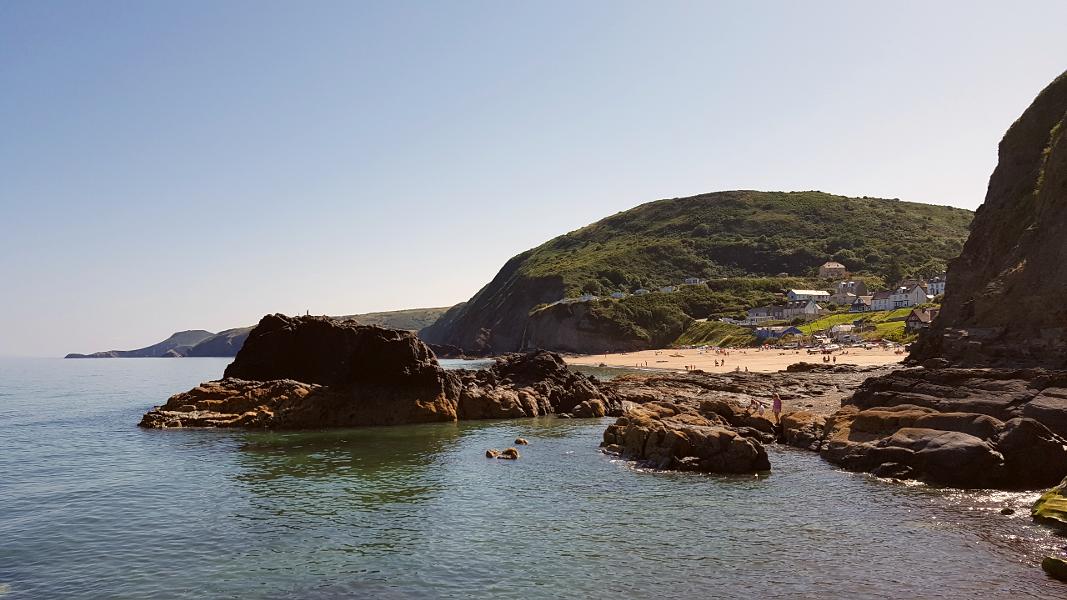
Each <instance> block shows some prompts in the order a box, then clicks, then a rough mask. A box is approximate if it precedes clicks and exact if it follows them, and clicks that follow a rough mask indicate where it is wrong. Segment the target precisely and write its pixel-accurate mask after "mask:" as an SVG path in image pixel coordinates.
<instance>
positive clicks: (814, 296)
mask: <svg viewBox="0 0 1067 600" xmlns="http://www.w3.org/2000/svg"><path fill="white" fill-rule="evenodd" d="M785 297H786V298H789V301H790V302H795V301H797V300H816V301H822V302H827V301H829V300H830V292H827V291H824V290H789V291H788V292H786V294H785Z"/></svg>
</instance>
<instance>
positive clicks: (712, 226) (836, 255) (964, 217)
mask: <svg viewBox="0 0 1067 600" xmlns="http://www.w3.org/2000/svg"><path fill="white" fill-rule="evenodd" d="M971 217H972V213H971V212H970V211H966V210H963V209H959V208H951V207H946V206H932V205H927V204H917V203H912V202H900V201H898V200H886V199H880V198H847V197H844V196H835V195H832V194H826V193H822V192H760V191H751V190H739V191H729V192H716V193H712V194H702V195H700V196H693V197H690V198H673V199H668V200H658V201H655V202H649V203H647V204H642V205H641V206H637V207H635V208H632V209H630V210H627V211H624V212H620V213H618V214H616V215H612V216H610V217H608V218H605V219H602V220H600V221H597V222H596V223H593V224H591V225H588V226H586V227H583V228H581V229H578V230H576V231H573V232H570V233H568V234H566V235H561V236H559V237H557V238H554V239H552V240H549V241H548V242H545V243H544V244H542V245H540V246H538V247H536V248H533V249H531V250H527V251H526V252H523V253H521V254H519V255H517V256H515V257H514V258H512V259H511V260H509V261H507V263H505V264H504V266H503V267H502V268H501V269H500V272H499V273H497V275H496V277H494V278H493V280H492V281H490V282H489V283H488V284H487V285H486V286H485V287H483V288H482V289H481V290H480V291H479V292H478V293H477V294H475V295H474V297H472V298H471V299H470V300H469V301H468V302H466V303H465V304H463V305H459V306H456V307H454V308H453V309H451V310H449V311H448V313H446V314H445V315H444V316H442V317H441V319H439V320H438V321H437V322H436V323H434V324H433V325H431V326H429V327H427V328H425V329H423V330H421V331H420V332H419V335H420V336H421V337H422V338H423V339H424V340H426V341H427V342H430V343H433V344H443V345H451V346H457V347H459V348H463V349H464V350H466V351H468V352H472V353H502V352H511V351H516V350H521V349H524V348H535V347H541V348H546V349H549V350H567V351H576V352H598V351H604V350H606V349H635V348H649V347H654V346H655V347H661V346H662V345H663V344H664V340H666V342H667V343H669V342H670V341H673V340H674V339H675V338H677V337H678V335H680V334H681V333H682V332H683V331H684V329H685V327H686V325H687V324H688V323H691V322H692V320H693V319H702V318H709V317H710V318H714V317H718V316H734V315H737V314H738V313H743V312H744V310H745V309H747V308H751V307H752V306H757V305H759V304H766V303H768V302H770V301H772V300H774V299H775V297H776V296H775V294H776V293H777V292H780V291H781V289H782V288H787V287H804V288H806V287H808V286H809V285H814V283H811V284H809V283H805V282H804V281H801V280H802V279H810V278H811V277H813V276H815V275H816V272H817V267H818V265H820V264H822V263H823V262H825V261H826V260H828V259H833V260H837V261H841V262H843V263H844V264H845V265H847V266H848V268H849V269H851V270H852V271H853V272H861V273H870V274H875V275H882V274H888V273H891V272H892V271H893V267H894V265H897V266H898V267H899V265H901V264H903V265H913V266H919V265H930V264H937V265H941V266H943V264H944V262H945V261H947V260H949V259H950V258H953V257H955V256H956V255H958V254H959V251H960V248H962V246H963V241H964V239H965V238H966V237H967V226H968V224H969V223H970V221H971ZM687 278H696V279H710V280H713V281H712V282H713V283H714V284H715V286H716V287H710V286H708V287H703V288H702V289H701V290H700V292H701V293H700V294H699V297H697V298H684V297H681V296H678V295H676V294H673V293H670V294H658V293H655V290H657V289H659V288H660V287H661V286H669V285H677V284H680V283H683V282H684V280H685V279H687ZM756 280H758V283H756V284H755V285H750V284H749V283H748V282H751V281H756ZM691 287H692V288H694V289H695V288H698V287H700V286H691ZM642 288H644V289H647V290H653V293H651V294H647V295H634V296H629V297H626V298H625V299H622V300H610V299H603V300H599V301H597V300H593V301H590V302H586V303H582V305H581V306H578V305H575V304H556V305H552V306H548V305H551V304H552V303H554V302H556V301H557V300H561V299H563V298H572V299H573V298H577V297H579V296H580V295H582V294H583V293H587V294H591V295H596V296H600V297H602V298H604V297H608V296H610V295H611V294H612V293H615V292H622V293H630V292H635V291H637V290H639V289H642ZM686 289H688V288H686ZM690 295H694V294H690Z"/></svg>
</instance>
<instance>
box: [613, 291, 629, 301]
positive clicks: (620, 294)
mask: <svg viewBox="0 0 1067 600" xmlns="http://www.w3.org/2000/svg"><path fill="white" fill-rule="evenodd" d="M611 297H612V298H614V299H616V300H622V299H623V298H625V297H626V294H625V293H624V292H612V293H611Z"/></svg>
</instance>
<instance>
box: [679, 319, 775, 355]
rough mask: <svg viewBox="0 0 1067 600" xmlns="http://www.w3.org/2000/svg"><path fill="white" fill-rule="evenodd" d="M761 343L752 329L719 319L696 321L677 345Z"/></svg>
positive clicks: (751, 344) (742, 344)
mask: <svg viewBox="0 0 1067 600" xmlns="http://www.w3.org/2000/svg"><path fill="white" fill-rule="evenodd" d="M758 343H759V340H758V339H756V336H755V335H753V333H752V330H750V329H746V328H744V327H739V326H737V325H730V324H729V323H722V322H719V321H696V322H694V323H693V324H692V325H690V326H689V328H688V329H686V330H685V331H684V332H682V335H680V336H678V339H676V340H675V341H674V345H676V346H701V345H708V346H720V347H723V348H725V347H739V346H755V345H756V344H758Z"/></svg>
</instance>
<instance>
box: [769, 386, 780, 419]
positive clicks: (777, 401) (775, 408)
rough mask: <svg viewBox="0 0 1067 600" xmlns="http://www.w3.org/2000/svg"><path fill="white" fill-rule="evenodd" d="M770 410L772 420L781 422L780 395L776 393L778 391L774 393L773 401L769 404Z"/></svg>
mask: <svg viewBox="0 0 1067 600" xmlns="http://www.w3.org/2000/svg"><path fill="white" fill-rule="evenodd" d="M771 411H773V412H774V422H775V423H781V422H782V397H781V396H779V395H778V392H775V393H774V403H773V404H772V405H771Z"/></svg>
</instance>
